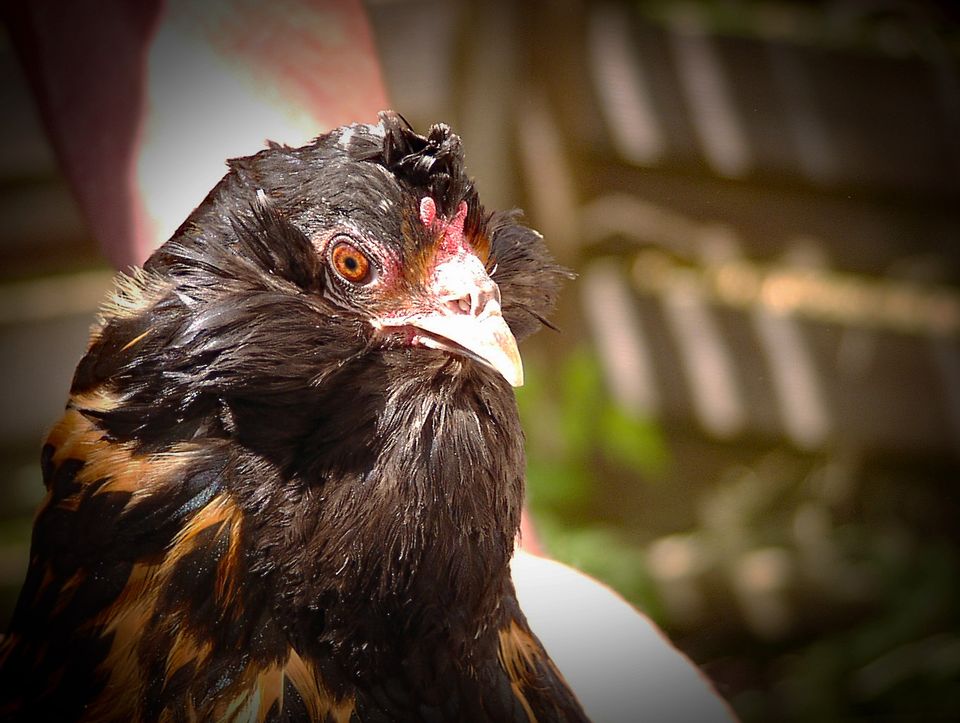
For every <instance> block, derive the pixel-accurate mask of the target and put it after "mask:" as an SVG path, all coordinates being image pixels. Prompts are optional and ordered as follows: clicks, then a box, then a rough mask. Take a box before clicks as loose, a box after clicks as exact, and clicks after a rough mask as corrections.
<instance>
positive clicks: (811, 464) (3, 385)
mask: <svg viewBox="0 0 960 723" xmlns="http://www.w3.org/2000/svg"><path fill="white" fill-rule="evenodd" d="M368 11H369V14H370V19H371V21H372V23H373V27H374V33H375V37H376V41H377V45H378V48H379V51H380V54H381V59H382V62H383V69H384V72H385V75H386V81H387V85H388V88H389V94H390V97H391V99H392V103H393V106H394V108H396V109H397V110H399V111H400V112H402V113H403V114H404V115H405V116H406V117H407V118H408V119H409V120H410V121H411V122H412V123H413V125H414V126H415V127H417V128H418V129H420V130H424V129H425V128H426V126H428V125H429V124H430V123H432V122H435V121H437V120H444V121H447V122H449V123H451V125H453V126H454V128H455V129H456V130H457V131H458V132H459V133H460V134H461V135H462V136H463V138H464V141H465V146H466V149H467V159H468V167H469V168H470V170H471V172H472V173H473V174H474V175H475V176H476V178H477V182H478V186H479V188H480V192H481V198H482V199H483V200H484V202H485V203H486V204H487V205H488V206H492V207H504V206H514V205H518V206H521V207H523V208H525V209H526V211H527V219H528V221H529V222H530V224H531V225H533V226H534V227H536V228H538V229H540V230H541V231H542V232H543V233H544V235H545V236H546V239H547V242H548V244H549V245H550V246H551V248H552V249H553V251H554V253H555V255H556V256H557V258H558V259H559V260H560V261H561V262H562V263H564V264H565V265H567V266H568V267H570V268H571V269H574V270H575V271H576V272H577V274H578V278H577V280H576V281H574V282H572V283H571V284H569V286H568V288H567V289H566V293H565V296H564V299H563V302H562V305H561V308H560V309H559V311H558V314H557V316H556V321H557V322H558V325H559V326H560V328H561V330H562V331H561V332H560V333H554V332H551V331H544V332H542V333H541V334H539V335H538V337H536V338H534V339H532V340H531V341H529V342H528V343H527V344H526V348H525V349H524V350H523V352H524V358H525V365H526V367H527V369H528V372H527V375H526V376H527V380H528V381H527V384H526V386H525V387H523V388H522V389H521V390H520V391H519V397H520V404H521V410H522V413H523V414H524V416H525V428H526V431H527V447H528V457H529V459H528V476H529V497H530V504H531V507H532V511H533V515H534V518H535V520H536V523H537V528H538V532H539V534H540V536H541V537H542V542H543V543H544V546H545V547H546V548H547V549H548V550H549V552H550V553H551V554H552V555H553V556H555V557H557V558H559V559H561V560H564V561H566V562H569V563H571V564H573V565H575V566H577V567H580V568H581V569H583V570H585V571H587V572H589V573H591V574H593V575H594V576H596V577H598V578H599V579H601V580H603V581H605V582H607V583H608V584H610V585H611V586H613V587H614V588H615V589H617V590H618V591H619V592H621V593H622V594H623V595H624V596H626V597H627V598H628V599H629V600H631V601H632V602H633V603H634V604H636V605H637V606H638V607H640V608H641V609H642V610H644V611H646V612H647V613H648V614H649V615H651V616H652V617H653V618H654V619H655V620H656V621H657V622H658V623H659V624H660V625H661V626H662V627H663V628H664V630H665V631H666V632H667V633H668V634H669V635H670V637H671V639H672V640H673V641H674V642H675V643H676V644H677V645H678V646H679V647H680V648H681V649H682V650H684V651H685V652H686V653H687V654H688V655H690V656H691V658H692V659H693V660H694V661H696V663H697V664H699V665H700V666H701V667H702V668H703V670H704V671H705V672H706V673H707V674H708V675H709V676H710V677H711V678H712V680H713V681H714V682H715V684H716V686H717V688H718V690H719V691H720V692H721V694H722V695H723V696H724V697H725V698H726V699H727V700H729V701H730V702H731V704H732V705H733V706H734V708H735V709H736V711H737V712H738V714H739V715H740V716H741V717H742V718H743V719H744V720H745V721H767V720H778V721H791V720H796V721H829V720H849V719H862V720H894V719H895V720H921V719H922V720H930V719H933V720H953V719H960V557H958V556H960V525H958V520H960V499H958V491H960V476H958V470H960V344H958V338H960V286H958V282H960V264H958V261H960V255H958V253H957V246H958V243H960V211H958V206H960V63H958V61H960V8H957V6H956V5H955V4H954V3H950V2H923V1H922V0H921V1H917V2H906V1H904V2H898V1H895V0H890V1H881V0H876V1H867V0H861V1H854V0H849V1H846V2H844V1H840V0H824V1H822V2H789V1H786V0H785V1H782V2H774V1H772V0H755V1H747V0H742V1H733V0H729V1H726V2H724V1H723V0H703V1H700V2H694V1H691V2H652V1H649V2H648V1H639V0H637V1H634V2H606V3H602V2H547V1H546V0H541V1H539V2H526V3H514V2H468V1H467V0H458V1H457V2H443V1H440V0H430V1H427V0H392V1H387V0H378V1H376V2H370V3H369V4H368ZM0 107H2V108H3V109H4V111H3V113H2V114H0V127H2V128H0V130H2V132H0V219H2V223H0V257H2V260H3V263H2V271H0V337H2V348H3V354H2V355H0V409H2V410H3V413H2V414H0V450H2V451H0V473H2V477H0V479H2V480H3V482H2V486H0V626H2V627H5V625H6V620H7V619H8V617H9V615H10V612H11V610H12V606H13V602H14V600H15V595H16V592H17V590H18V588H19V585H20V583H21V581H22V576H23V573H24V570H25V566H26V559H27V550H28V544H29V542H28V539H29V528H30V520H31V515H32V510H33V508H34V506H35V505H36V504H37V503H38V502H39V500H40V497H41V491H42V483H41V480H40V474H39V465H38V464H37V460H38V454H39V448H40V444H41V440H42V437H43V434H44V431H45V429H46V427H47V426H48V425H49V424H51V423H52V422H53V421H54V420H55V419H56V417H57V415H58V414H59V411H60V410H61V409H62V406H63V403H64V401H65V399H66V393H67V388H68V386H69V381H70V377H71V375H72V371H73V368H74V366H75V365H76V362H77V361H78V359H79V357H80V355H81V353H82V351H83V349H84V347H85V343H86V338H87V333H88V328H89V325H90V323H91V322H92V319H93V316H94V314H95V311H96V308H97V306H98V304H99V302H100V300H101V297H102V296H103V294H104V291H105V289H106V287H107V284H108V283H109V280H110V278H111V274H112V271H111V270H110V269H109V268H108V265H107V264H106V262H105V261H104V260H103V258H102V257H101V255H100V253H99V251H98V248H97V244H96V242H95V240H94V239H93V238H92V237H91V235H90V233H89V232H88V231H87V230H86V228H85V226H84V223H83V221H82V220H81V218H80V216H79V214H78V212H77V210H76V207H75V204H74V201H73V200H72V198H71V196H70V193H69V190H68V188H67V185H66V182H65V181H64V179H63V177H62V175H61V174H60V172H59V171H58V168H57V165H56V162H55V160H54V158H53V155H52V152H51V150H50V148H49V145H48V143H47V141H46V140H45V138H44V135H43V132H42V130H41V128H40V125H39V122H38V119H37V115H36V111H35V110H34V108H33V105H32V102H31V99H30V94H29V91H28V89H27V86H26V84H25V81H24V80H23V77H22V73H21V71H20V69H19V67H18V65H17V62H16V59H15V57H14V55H13V52H12V50H11V47H10V43H9V39H8V38H7V37H5V36H4V37H3V38H0ZM199 200H200V199H199V198H198V199H197V201H199Z"/></svg>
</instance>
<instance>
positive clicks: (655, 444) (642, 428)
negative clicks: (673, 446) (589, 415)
mask: <svg viewBox="0 0 960 723" xmlns="http://www.w3.org/2000/svg"><path fill="white" fill-rule="evenodd" d="M599 441H600V448H601V450H602V452H603V453H604V454H605V455H606V456H607V457H609V458H610V459H611V460H612V461H614V462H616V463H618V464H621V465H623V466H625V467H628V468H629V469H631V470H634V471H636V472H639V473H641V474H643V475H645V476H647V477H661V476H662V475H663V473H664V472H665V471H666V469H667V463H668V461H669V457H670V456H669V453H668V451H667V446H666V443H665V442H664V439H663V435H662V434H661V432H660V428H659V426H658V425H656V424H655V423H653V422H651V421H649V420H642V419H638V418H636V417H633V416H631V415H629V414H627V413H626V412H625V411H624V410H623V408H622V407H619V406H617V405H616V404H615V403H608V404H607V406H606V408H605V409H604V410H603V414H602V415H601V417H600V435H599Z"/></svg>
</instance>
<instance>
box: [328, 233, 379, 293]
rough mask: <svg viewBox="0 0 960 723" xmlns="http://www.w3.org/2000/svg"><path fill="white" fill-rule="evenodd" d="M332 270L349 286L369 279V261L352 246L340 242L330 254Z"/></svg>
mask: <svg viewBox="0 0 960 723" xmlns="http://www.w3.org/2000/svg"><path fill="white" fill-rule="evenodd" d="M330 259H331V261H332V262H333V268H334V269H336V271H337V273H338V274H340V276H341V277H343V278H344V279H346V280H347V281H349V282H350V283H351V284H360V283H363V282H364V281H367V280H368V279H369V277H370V259H368V258H367V257H366V255H365V254H364V253H363V252H362V251H361V250H360V249H358V248H357V247H356V246H353V245H352V244H348V243H347V242H345V241H341V242H340V243H338V244H337V245H336V246H334V247H333V252H332V253H331V254H330Z"/></svg>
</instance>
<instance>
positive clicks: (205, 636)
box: [0, 112, 584, 721]
mask: <svg viewBox="0 0 960 723" xmlns="http://www.w3.org/2000/svg"><path fill="white" fill-rule="evenodd" d="M229 167H230V170H229V172H228V173H227V175H226V176H225V177H224V178H223V180H222V181H221V182H220V183H219V184H218V185H217V186H216V187H215V188H214V189H213V190H212V191H211V192H210V194H209V195H208V196H207V198H206V199H205V200H204V201H203V203H202V204H201V205H200V206H199V207H198V208H197V209H196V210H195V211H194V212H193V213H192V214H191V216H190V217H189V218H188V219H187V221H186V222H185V223H184V224H183V225H182V226H181V227H180V228H179V229H178V230H177V232H176V233H175V234H174V236H173V237H172V238H171V239H170V240H169V241H168V242H167V243H166V244H164V245H163V246H162V247H161V248H160V249H159V250H158V251H157V252H156V253H154V255H153V256H152V257H151V258H150V259H149V260H148V261H147V263H146V264H145V265H144V267H143V268H142V269H140V270H137V271H135V272H134V273H133V274H132V275H129V276H125V275H121V276H120V277H119V278H118V280H117V282H116V287H115V289H114V291H113V292H112V295H111V297H110V299H109V300H108V302H107V304H106V305H105V307H104V309H103V312H102V315H101V319H100V320H99V322H98V324H97V325H96V327H95V328H94V330H93V332H92V337H91V339H90V343H89V347H88V349H87V352H86V354H85V356H84V357H83V359H82V360H81V361H80V364H79V366H78V367H77V370H76V374H75V376H74V379H73V383H72V387H71V392H70V398H69V401H68V403H67V406H66V411H65V414H64V415H63V417H62V419H61V420H60V421H59V423H58V424H57V425H56V426H55V427H54V428H53V430H52V431H51V432H50V435H49V438H48V439H47V442H46V444H45V446H44V447H43V452H42V466H43V475H44V481H45V484H46V487H47V496H46V498H45V500H44V502H43V503H42V505H41V508H40V510H39V512H38V513H37V516H36V521H35V525H34V532H33V540H32V545H31V551H30V561H29V570H28V573H27V577H26V581H25V583H24V586H23V589H22V591H21V594H20V598H19V601H18V604H17V607H16V610H15V613H14V616H13V620H12V624H11V627H10V631H9V633H8V635H7V637H6V639H5V640H4V642H3V644H2V647H0V718H2V719H4V720H7V719H23V720H52V719H66V720H76V719H82V720H91V721H92V720H124V721H127V720H189V719H203V720H213V719H216V720H237V721H248V720H316V721H320V720H330V721H346V720H359V721H387V720H390V721H393V720H424V721H440V720H477V721H480V720H491V721H528V720H540V721H544V720H583V719H584V714H583V712H582V709H581V708H580V706H579V704H578V702H577V700H576V698H575V696H574V695H573V694H572V693H571V692H570V690H569V688H568V687H567V685H566V684H565V682H564V680H563V678H562V676H561V674H560V673H559V672H558V670H557V668H556V667H555V665H554V664H553V662H552V661H551V660H550V658H549V656H548V655H547V653H546V652H545V651H544V649H543V647H542V645H541V644H540V642H539V641H538V640H537V638H536V636H535V635H534V634H533V633H532V632H531V631H530V628H529V627H528V625H527V622H526V620H525V618H524V616H523V613H522V612H521V610H520V609H519V607H518V604H517V601H516V597H515V594H514V589H513V584H512V582H511V579H510V574H509V568H508V565H509V561H510V558H511V555H512V553H513V545H514V538H515V535H516V533H517V529H518V526H519V522H520V509H521V504H522V500H523V492H524V479H523V474H524V452H523V435H522V430H521V428H520V424H519V419H518V415H517V408H516V403H515V399H514V395H513V390H512V388H511V386H517V385H519V384H521V383H522V380H523V371H522V365H521V360H520V356H519V353H518V351H517V344H516V340H518V339H522V338H523V337H525V336H527V335H529V334H531V333H532V332H534V331H535V330H537V329H538V328H539V327H540V326H541V325H542V324H544V323H546V322H545V317H546V315H547V314H548V313H549V312H550V310H551V309H552V307H553V304H554V301H555V296H556V294H557V291H558V289H559V286H560V283H561V282H562V280H563V278H564V277H565V276H566V275H567V272H566V271H565V270H564V269H562V268H560V267H559V266H557V265H556V264H554V263H553V262H552V260H551V259H550V256H549V255H548V253H547V251H546V249H545V246H544V244H543V241H542V239H541V237H540V235H539V234H538V233H536V232H535V231H533V230H531V229H530V228H528V227H526V226H524V225H522V224H521V223H519V222H518V218H517V214H516V213H515V212H487V211H485V210H484V208H483V207H482V206H481V205H480V202H479V200H478V196H477V192H476V190H475V188H474V186H473V184H472V182H471V181H470V179H469V178H468V177H467V175H466V173H465V170H464V162H463V152H462V147H461V142H460V139H459V138H458V137H457V136H456V135H455V134H454V133H453V132H452V131H451V130H450V129H449V128H448V127H447V126H446V125H443V124H438V125H434V126H433V127H432V128H431V129H430V131H429V133H428V135H427V136H421V135H418V134H417V133H415V132H414V131H413V130H412V129H411V128H410V127H409V126H408V125H407V123H406V122H405V121H404V120H403V119H402V118H401V117H400V116H398V115H397V114H394V113H391V112H384V113H381V114H380V122H379V123H378V124H374V125H363V124H355V125H352V126H347V127H344V128H340V129H336V130H334V131H333V132H331V133H329V134H326V135H323V136H320V137H319V138H318V139H317V140H316V141H314V142H313V143H312V144H309V145H307V146H305V147H302V148H291V147H287V146H280V145H277V144H271V145H270V147H269V148H267V149H266V150H263V151H261V152H260V153H257V154H256V155H254V156H251V157H247V158H240V159H235V160H233V161H230V162H229Z"/></svg>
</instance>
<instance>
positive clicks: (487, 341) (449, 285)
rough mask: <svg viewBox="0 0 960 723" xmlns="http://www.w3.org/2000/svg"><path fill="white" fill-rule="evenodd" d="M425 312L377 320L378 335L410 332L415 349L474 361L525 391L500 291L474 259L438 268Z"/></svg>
mask: <svg viewBox="0 0 960 723" xmlns="http://www.w3.org/2000/svg"><path fill="white" fill-rule="evenodd" d="M428 298H429V301H428V304H427V305H426V308H423V309H422V310H417V311H413V312H411V313H409V314H402V315H398V316H389V317H384V318H379V319H375V320H373V321H372V323H373V325H374V326H375V327H377V328H378V329H389V328H398V327H411V328H412V329H413V330H415V333H414V337H413V343H414V344H418V345H420V346H425V347H429V348H431V349H441V350H443V351H447V352H450V353H453V354H460V355H462V356H466V357H468V358H471V359H474V360H476V361H478V362H480V363H482V364H485V365H487V366H488V367H490V368H491V369H494V370H495V371H497V372H499V373H500V375H501V376H503V378H504V379H506V380H507V381H508V382H509V383H510V384H511V385H513V386H515V387H520V386H523V362H522V361H521V359H520V351H519V350H518V349H517V340H516V339H515V338H514V336H513V333H512V332H511V331H510V327H509V326H507V322H506V321H505V320H504V318H503V312H502V310H501V308H500V289H499V287H498V286H497V285H496V283H495V282H494V281H493V279H491V278H490V277H489V276H488V275H487V272H486V269H484V268H483V264H482V263H481V262H480V259H478V258H477V257H476V256H474V255H473V254H465V253H464V254H458V255H457V256H456V257H454V258H452V259H450V260H449V261H445V262H443V263H441V264H438V266H437V268H436V270H435V273H434V278H433V280H432V283H431V288H430V289H429V297H428Z"/></svg>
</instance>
